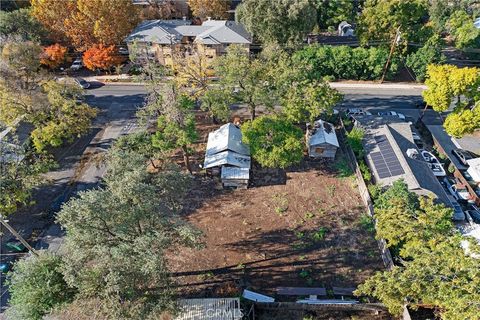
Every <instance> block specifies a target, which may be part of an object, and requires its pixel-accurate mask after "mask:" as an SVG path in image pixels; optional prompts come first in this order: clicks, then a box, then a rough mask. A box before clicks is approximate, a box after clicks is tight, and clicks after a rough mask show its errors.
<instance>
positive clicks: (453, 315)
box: [356, 236, 480, 320]
mask: <svg viewBox="0 0 480 320" xmlns="http://www.w3.org/2000/svg"><path fill="white" fill-rule="evenodd" d="M460 242H461V237H459V236H453V237H448V238H441V237H440V238H435V239H431V240H430V241H426V242H423V243H422V247H421V250H419V251H418V252H417V253H416V255H415V257H414V258H413V259H410V260H408V261H404V262H403V265H402V266H395V267H393V269H392V270H389V271H383V272H377V273H376V274H375V275H374V276H372V277H371V278H369V279H368V280H367V281H366V282H365V283H364V284H362V285H360V286H359V287H358V289H357V291H356V294H363V295H369V296H372V297H375V298H376V299H378V300H380V301H381V302H382V303H383V304H385V305H386V306H387V307H388V309H389V311H390V312H391V313H392V314H395V315H400V314H401V313H402V311H403V306H404V305H405V303H406V304H408V305H409V306H410V307H412V308H416V307H417V306H418V305H431V306H435V307H436V308H437V311H438V312H439V313H440V316H441V318H442V319H451V320H463V319H476V318H478V312H479V310H480V305H479V303H478V301H480V260H479V259H476V258H472V257H471V256H470V255H466V254H465V252H464V251H463V250H464V249H463V248H462V247H461V245H460ZM471 246H472V248H473V247H474V246H477V247H476V250H477V252H478V250H479V248H478V245H476V244H474V243H473V242H472V243H471Z"/></svg>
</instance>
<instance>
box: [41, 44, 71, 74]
mask: <svg viewBox="0 0 480 320" xmlns="http://www.w3.org/2000/svg"><path fill="white" fill-rule="evenodd" d="M66 57H67V48H65V47H64V46H61V45H59V44H58V43H55V44H52V45H51V46H48V47H45V48H43V52H42V54H41V57H40V63H41V64H43V65H46V66H47V67H49V68H50V69H55V68H57V67H58V66H59V65H61V64H62V63H63V62H65V58H66Z"/></svg>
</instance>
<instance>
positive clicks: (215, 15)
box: [188, 0, 231, 20]
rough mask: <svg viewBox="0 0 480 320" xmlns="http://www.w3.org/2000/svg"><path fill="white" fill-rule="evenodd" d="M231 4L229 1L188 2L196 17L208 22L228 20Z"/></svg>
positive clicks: (206, 0) (193, 0)
mask: <svg viewBox="0 0 480 320" xmlns="http://www.w3.org/2000/svg"><path fill="white" fill-rule="evenodd" d="M230 5H231V2H230V1H229V0H188V6H189V7H190V10H192V13H193V15H194V16H195V17H199V18H200V19H202V20H206V19H207V18H208V17H210V18H212V19H217V20H222V19H226V18H228V12H227V11H228V10H230Z"/></svg>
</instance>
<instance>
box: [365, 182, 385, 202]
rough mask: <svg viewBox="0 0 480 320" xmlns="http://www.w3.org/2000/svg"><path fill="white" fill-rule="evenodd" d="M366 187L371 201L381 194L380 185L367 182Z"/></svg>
mask: <svg viewBox="0 0 480 320" xmlns="http://www.w3.org/2000/svg"><path fill="white" fill-rule="evenodd" d="M367 188H368V192H369V193H370V197H371V198H372V200H373V202H375V201H376V200H377V199H378V197H379V196H380V195H381V194H382V186H380V185H378V184H369V185H368V186H367Z"/></svg>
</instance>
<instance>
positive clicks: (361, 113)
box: [345, 108, 372, 117]
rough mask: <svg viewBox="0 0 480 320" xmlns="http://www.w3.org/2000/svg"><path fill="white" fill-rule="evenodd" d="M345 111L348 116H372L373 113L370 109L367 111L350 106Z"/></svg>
mask: <svg viewBox="0 0 480 320" xmlns="http://www.w3.org/2000/svg"><path fill="white" fill-rule="evenodd" d="M345 113H346V114H347V117H353V116H371V115H372V114H371V113H370V112H368V111H365V110H363V109H360V108H350V109H347V110H345Z"/></svg>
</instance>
